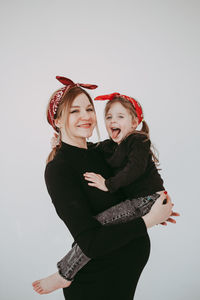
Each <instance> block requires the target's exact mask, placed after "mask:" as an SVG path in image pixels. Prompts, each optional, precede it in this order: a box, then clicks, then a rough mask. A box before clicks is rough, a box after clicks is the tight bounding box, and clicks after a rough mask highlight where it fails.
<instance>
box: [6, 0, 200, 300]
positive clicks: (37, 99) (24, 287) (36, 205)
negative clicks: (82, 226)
mask: <svg viewBox="0 0 200 300" xmlns="http://www.w3.org/2000/svg"><path fill="white" fill-rule="evenodd" d="M0 14H1V15H0V20H1V26H0V31H1V85H2V89H1V100H0V101H1V134H2V137H1V163H0V164H1V172H0V176H1V180H0V182H1V216H0V222H1V236H0V238H1V258H0V265H1V282H0V285H1V289H0V298H1V299H2V300H11V299H16V298H17V299H20V300H27V299H29V300H33V299H40V297H41V296H40V295H38V294H36V293H35V292H34V291H32V287H31V282H32V281H34V280H36V279H39V278H41V277H43V276H47V275H48V274H50V273H51V272H54V271H56V262H57V261H58V260H59V258H61V257H62V256H63V255H64V254H65V252H66V251H67V250H69V248H70V245H71V242H72V239H71V237H70V234H69V232H68V230H67V229H66V228H65V226H64V224H63V223H62V222H61V221H60V220H59V219H58V217H57V215H56V213H55V211H54V208H53V206H52V204H51V201H50V198H49V196H48V194H47V191H46V187H45V184H44V179H43V171H44V167H45V159H46V156H47V154H48V152H49V151H50V144H49V141H50V138H51V136H52V130H51V128H50V126H49V125H48V124H47V122H46V119H45V109H46V104H47V102H48V98H49V96H50V95H51V93H52V92H53V91H54V90H55V89H57V88H59V87H60V84H59V82H57V81H56V80H55V76H56V75H63V76H66V77H70V78H72V79H73V80H74V81H75V82H85V83H87V82H88V83H96V84H98V85H99V89H98V90H96V91H93V92H92V95H93V96H95V95H97V94H102V93H110V92H113V91H119V92H121V93H126V94H128V95H132V96H133V97H136V99H138V100H140V102H141V103H142V105H143V108H144V112H145V118H146V120H147V122H148V123H149V125H150V129H151V138H152V141H153V142H154V143H155V145H156V146H157V148H158V149H159V152H160V161H161V167H162V169H163V171H162V175H163V177H164V179H165V186H166V188H167V190H168V191H169V192H170V195H171V196H172V198H173V201H174V203H175V208H176V210H178V211H179V212H180V213H181V217H180V218H179V220H178V223H177V225H169V226H167V228H163V227H161V226H156V228H153V229H151V230H150V235H151V240H152V253H151V257H150V260H149V263H148V265H147V267H146V269H145V270H144V272H143V274H142V277H141V279H140V282H139V285H138V289H137V293H136V297H135V299H137V300H144V299H148V300H157V299H162V300H168V299H172V300H186V299H192V300H197V299H199V294H200V292H199V267H200V261H199V251H200V242H199V209H200V207H199V192H198V184H199V180H198V179H199V166H200V165H199V150H200V149H199V148H200V147H199V122H198V119H199V108H200V105H199V101H200V99H199V98H200V97H199V96H200V92H199V75H200V74H199V73H200V71H199V70H200V60H199V53H200V42H199V36H200V32H199V31H200V30H199V28H200V21H199V20H200V2H199V1H198V0H190V1H189V0H188V1H187V0H183V1H181V0H168V1H165V0H152V1H149V0H135V1H134V0H130V1H126V0H124V1H122V0H117V1H114V0H113V1H109V0H107V1H106V0H101V1H95V0H91V1H87V0H86V1H81V0H79V1H69V0H57V1H52V0H48V1H47V0H46V1H45V0H35V1H30V0H26V1H25V0H24V1H22V0H18V1H17V0H16V1H14V0H13V1H11V0H7V1H1V2H0ZM103 106H104V104H102V103H96V108H97V111H98V115H99V120H100V122H99V124H100V129H101V133H102V139H103V138H105V137H106V132H105V129H104V127H103V118H102V114H103ZM42 298H43V299H54V300H60V299H64V298H63V295H62V291H57V292H55V293H53V294H51V295H44V296H42ZM102 300H103V299H102Z"/></svg>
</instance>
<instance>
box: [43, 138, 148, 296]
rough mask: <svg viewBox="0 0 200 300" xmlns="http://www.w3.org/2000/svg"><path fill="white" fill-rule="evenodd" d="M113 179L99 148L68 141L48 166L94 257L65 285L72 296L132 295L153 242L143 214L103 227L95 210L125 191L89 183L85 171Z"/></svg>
mask: <svg viewBox="0 0 200 300" xmlns="http://www.w3.org/2000/svg"><path fill="white" fill-rule="evenodd" d="M86 171H88V172H95V173H99V174H101V175H102V176H103V177H104V178H109V177H110V176H111V175H112V174H111V170H110V169H109V167H108V165H107V164H106V162H105V160H104V158H103V156H102V155H101V153H100V152H98V151H97V150H96V149H95V148H94V147H91V148H89V149H82V148H77V147H74V146H71V145H68V144H65V143H62V147H61V148H60V150H59V151H58V153H57V155H56V157H55V158H54V160H53V161H51V162H50V163H49V164H48V165H47V167H46V170H45V180H46V185H47V189H48V192H49V194H50V196H51V198H52V201H53V204H54V206H55V209H56V211H57V214H58V215H59V217H60V218H61V219H62V220H63V221H64V223H65V224H66V226H67V227H68V229H69V230H70V232H71V234H72V236H73V238H74V240H75V241H76V242H77V243H78V245H79V246H80V248H81V249H82V251H83V252H84V253H85V254H86V255H87V256H88V257H90V258H92V260H91V261H90V262H89V263H88V264H87V265H85V266H84V267H83V268H82V269H81V270H80V271H79V272H78V274H77V275H76V277H75V279H74V281H73V282H72V284H71V285H70V287H69V288H66V289H64V295H65V299H67V300H90V299H92V300H94V299H95V300H112V299H113V300H132V299H133V296H134V292H135V288H136V285H137V282H138V279H139V276H140V274H141V272H142V270H143V268H144V266H145V264H146V262H147V260H148V257H149V252H150V242H149V237H148V234H147V230H146V226H145V223H144V221H143V219H142V218H138V219H135V220H132V221H130V222H128V223H125V224H117V225H110V226H102V225H101V224H100V223H99V222H98V221H97V220H96V219H95V218H93V216H94V215H96V214H98V213H100V212H102V211H104V210H105V209H107V208H109V207H111V206H113V205H115V204H117V203H119V202H120V201H122V198H121V195H119V194H116V193H113V194H111V193H109V192H103V191H101V190H99V189H96V188H94V187H90V186H88V182H87V181H85V180H84V177H83V173H85V172H86Z"/></svg>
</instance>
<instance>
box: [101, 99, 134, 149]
mask: <svg viewBox="0 0 200 300" xmlns="http://www.w3.org/2000/svg"><path fill="white" fill-rule="evenodd" d="M105 122H106V129H107V132H108V134H109V136H110V137H111V139H112V140H113V141H114V142H115V143H118V144H120V143H121V141H122V140H123V139H124V138H125V137H126V136H127V135H129V134H130V133H132V132H133V131H134V130H135V129H136V127H137V125H138V120H137V118H135V119H134V120H133V118H132V116H131V114H130V112H129V111H128V110H127V109H126V108H125V107H124V106H123V105H122V104H121V103H119V102H115V103H113V105H111V107H110V109H109V110H108V112H107V114H106V116H105Z"/></svg>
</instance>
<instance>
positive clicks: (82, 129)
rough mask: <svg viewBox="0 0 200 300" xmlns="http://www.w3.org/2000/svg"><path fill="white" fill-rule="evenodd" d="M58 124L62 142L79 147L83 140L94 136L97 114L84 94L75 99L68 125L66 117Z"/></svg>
mask: <svg viewBox="0 0 200 300" xmlns="http://www.w3.org/2000/svg"><path fill="white" fill-rule="evenodd" d="M57 122H58V123H57V126H58V127H60V129H61V133H62V140H63V141H67V142H68V143H71V142H72V143H73V144H77V145H78V144H80V142H81V140H82V141H83V140H85V139H86V138H89V137H90V136H91V135H92V133H93V130H94V128H95V126H96V123H97V121H96V113H95V111H94V108H93V106H92V104H91V103H90V101H89V99H88V97H87V96H86V95H85V94H83V93H82V94H80V95H78V96H77V97H76V98H75V99H74V101H73V103H72V106H71V107H70V110H69V118H68V122H67V124H66V117H65V116H62V117H61V119H60V120H58V121H57ZM65 127H66V128H67V130H65Z"/></svg>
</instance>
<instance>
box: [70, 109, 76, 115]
mask: <svg viewBox="0 0 200 300" xmlns="http://www.w3.org/2000/svg"><path fill="white" fill-rule="evenodd" d="M77 112H78V110H77V109H75V110H72V111H70V114H73V113H77Z"/></svg>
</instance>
